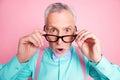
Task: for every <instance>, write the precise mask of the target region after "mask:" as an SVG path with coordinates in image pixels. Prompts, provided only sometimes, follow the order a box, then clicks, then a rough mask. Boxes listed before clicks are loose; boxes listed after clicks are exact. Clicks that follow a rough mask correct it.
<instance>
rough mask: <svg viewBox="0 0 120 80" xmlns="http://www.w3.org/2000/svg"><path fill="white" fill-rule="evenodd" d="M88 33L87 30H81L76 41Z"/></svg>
mask: <svg viewBox="0 0 120 80" xmlns="http://www.w3.org/2000/svg"><path fill="white" fill-rule="evenodd" d="M88 33H90V32H88V31H87V30H82V31H81V32H80V33H79V34H78V36H77V38H76V39H77V40H81V38H82V37H83V36H85V35H86V34H88Z"/></svg>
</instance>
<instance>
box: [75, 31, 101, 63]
mask: <svg viewBox="0 0 120 80" xmlns="http://www.w3.org/2000/svg"><path fill="white" fill-rule="evenodd" d="M76 34H77V37H76V40H75V41H76V43H77V45H78V47H79V48H80V49H81V50H82V52H83V53H84V55H85V56H86V57H87V58H88V59H89V60H91V61H93V62H99V61H100V60H101V48H100V42H99V40H98V38H97V37H96V36H95V35H94V34H92V33H90V32H88V31H87V30H82V31H77V32H76Z"/></svg>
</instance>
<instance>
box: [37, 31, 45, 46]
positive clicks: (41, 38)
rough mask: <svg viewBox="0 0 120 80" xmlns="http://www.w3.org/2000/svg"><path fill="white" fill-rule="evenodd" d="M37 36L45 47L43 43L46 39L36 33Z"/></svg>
mask: <svg viewBox="0 0 120 80" xmlns="http://www.w3.org/2000/svg"><path fill="white" fill-rule="evenodd" d="M36 36H37V37H38V38H39V41H40V44H41V46H43V45H44V42H43V38H44V37H43V36H42V35H40V33H36Z"/></svg>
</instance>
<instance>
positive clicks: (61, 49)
mask: <svg viewBox="0 0 120 80" xmlns="http://www.w3.org/2000/svg"><path fill="white" fill-rule="evenodd" d="M56 52H57V53H63V52H64V49H63V48H57V49H56Z"/></svg>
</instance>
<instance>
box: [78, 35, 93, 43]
mask: <svg viewBox="0 0 120 80" xmlns="http://www.w3.org/2000/svg"><path fill="white" fill-rule="evenodd" d="M80 41H81V42H85V41H89V42H91V43H93V42H95V35H93V34H91V33H88V34H86V35H84V36H83V37H82V38H81V40H80Z"/></svg>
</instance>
